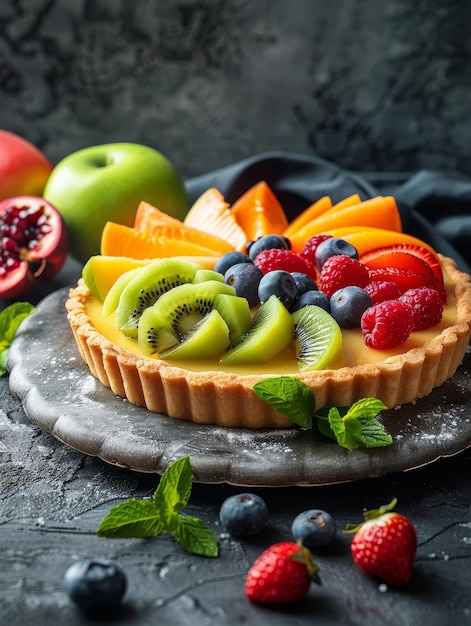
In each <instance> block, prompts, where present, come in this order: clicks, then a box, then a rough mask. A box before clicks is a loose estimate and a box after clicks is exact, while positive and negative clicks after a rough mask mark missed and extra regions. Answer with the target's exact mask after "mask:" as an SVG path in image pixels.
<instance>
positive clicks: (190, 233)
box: [134, 202, 234, 254]
mask: <svg viewBox="0 0 471 626" xmlns="http://www.w3.org/2000/svg"><path fill="white" fill-rule="evenodd" d="M134 228H135V229H136V230H139V231H141V232H147V233H151V234H152V235H154V236H155V237H169V238H170V239H182V240H184V241H191V242H193V243H197V244H199V245H201V246H204V247H205V248H210V249H211V250H215V251H216V252H219V253H220V254H225V253H226V252H232V250H234V248H233V246H231V244H230V243H229V242H227V241H225V240H224V239H221V237H216V235H212V234H211V233H206V232H204V231H202V230H199V229H197V228H192V227H191V226H187V225H186V224H184V223H183V222H182V221H181V220H179V219H176V218H175V217H172V216H170V215H168V214H167V213H164V212H163V211H161V210H160V209H158V208H157V207H155V206H152V204H149V203H148V202H141V203H140V204H139V206H138V208H137V211H136V217H135V220H134Z"/></svg>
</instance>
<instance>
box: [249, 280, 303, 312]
mask: <svg viewBox="0 0 471 626" xmlns="http://www.w3.org/2000/svg"><path fill="white" fill-rule="evenodd" d="M273 295H274V296H276V297H277V298H278V300H280V302H282V303H283V304H284V305H285V307H286V308H287V309H289V308H290V307H291V305H292V304H293V302H294V301H295V300H296V298H297V297H298V288H297V286H296V281H295V280H294V278H293V277H292V275H291V274H290V273H289V272H285V270H273V271H271V272H267V273H266V274H264V275H263V276H262V278H261V280H260V283H259V285H258V297H259V299H260V302H266V301H267V300H268V298H269V297H270V296H273Z"/></svg>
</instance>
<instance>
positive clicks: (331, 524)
mask: <svg viewBox="0 0 471 626" xmlns="http://www.w3.org/2000/svg"><path fill="white" fill-rule="evenodd" d="M291 533H292V534H293V537H294V539H295V540H296V541H298V540H299V539H301V540H302V542H303V545H305V546H306V547H307V548H317V547H320V546H326V545H327V544H329V543H332V542H333V540H334V539H335V537H336V536H337V525H336V523H335V520H334V518H333V517H332V515H330V513H327V512H326V511H322V510H321V509H310V510H309V511H304V512H303V513H300V514H299V515H298V516H297V517H295V518H294V520H293V523H292V524H291Z"/></svg>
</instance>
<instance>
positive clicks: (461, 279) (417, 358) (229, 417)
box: [65, 256, 471, 428]
mask: <svg viewBox="0 0 471 626" xmlns="http://www.w3.org/2000/svg"><path fill="white" fill-rule="evenodd" d="M441 261H442V264H443V268H444V271H445V272H446V274H447V275H448V277H449V279H450V280H451V282H452V284H453V287H454V293H455V297H456V310H457V316H456V322H455V323H454V324H453V325H452V326H449V327H447V328H445V329H444V330H442V332H440V334H438V335H436V336H435V337H434V338H433V339H432V340H431V341H428V342H427V343H425V344H424V345H423V346H421V347H419V348H413V349H411V350H408V351H407V352H404V353H403V354H400V355H397V356H391V357H388V358H387V359H385V360H384V361H382V362H380V363H375V364H364V365H356V366H354V367H342V368H340V369H333V370H321V371H317V372H307V373H299V375H298V374H297V375H296V377H297V378H299V379H300V380H302V381H303V382H304V383H306V384H307V385H308V386H309V387H310V388H311V390H312V391H313V393H314V395H315V398H316V408H321V407H322V406H325V405H335V406H346V405H349V404H352V403H353V402H355V401H356V400H359V399H361V398H366V397H375V398H378V399H380V400H382V401H383V402H384V404H386V406H387V407H388V408H392V407H395V406H396V405H400V404H406V403H409V402H412V401H414V400H415V399H417V398H421V397H423V396H426V395H428V394H429V393H430V392H431V391H432V389H434V388H435V387H438V386H439V385H441V384H442V383H444V382H445V381H446V380H447V379H449V378H451V377H452V376H453V374H454V373H455V372H456V370H457V368H458V367H459V365H460V364H461V362H462V360H463V357H464V354H465V352H466V349H467V346H468V344H469V340H470V325H471V282H470V277H469V276H468V275H467V274H465V273H463V272H461V271H459V270H458V269H457V267H456V263H455V262H454V260H453V259H451V258H449V257H443V256H441ZM90 297H91V293H90V291H89V290H88V288H87V287H86V285H85V283H84V282H83V280H82V279H80V280H79V282H78V284H77V286H76V287H75V288H72V289H71V290H70V294H69V299H68V300H67V301H66V304H65V306H66V310H67V317H68V320H69V324H70V327H71V329H72V332H73V334H74V337H75V340H76V342H77V346H78V349H79V351H80V354H81V357H82V358H83V360H84V361H85V362H86V364H87V365H88V367H89V369H90V372H91V373H92V374H93V376H95V377H96V378H98V380H100V382H101V383H103V385H105V386H107V387H109V388H110V389H111V390H112V391H113V392H114V393H115V394H116V395H118V396H121V397H123V398H126V399H127V400H129V402H131V403H132V404H136V405H139V406H143V407H146V408H147V409H148V410H149V411H152V412H156V413H165V414H167V415H169V416H170V417H174V418H178V419H183V420H190V421H193V422H196V423H200V424H217V425H220V426H227V427H243V428H283V427H289V426H293V422H292V421H291V420H289V419H288V418H287V417H285V416H283V415H281V414H280V413H278V412H277V411H276V410H275V409H273V408H272V407H271V406H269V405H268V404H266V403H265V402H263V401H262V400H260V399H259V398H258V396H257V395H256V393H255V392H254V391H253V389H252V387H253V385H254V384H255V383H256V382H258V381H260V380H263V379H266V378H268V377H270V375H268V374H267V375H263V374H260V375H244V376H241V375H238V374H230V373H227V372H218V371H207V372H192V371H188V370H185V369H182V368H180V367H175V366H173V365H171V364H170V363H167V362H165V361H163V360H160V359H153V358H148V357H145V356H138V355H136V354H133V353H131V352H129V351H127V350H125V349H123V348H121V347H119V346H116V345H114V344H113V343H112V342H111V341H110V340H108V339H107V338H106V337H104V336H103V335H101V334H100V333H99V332H98V331H97V330H96V329H95V327H94V326H93V324H92V322H91V320H90V318H89V316H88V315H87V313H86V303H87V300H89V298H90Z"/></svg>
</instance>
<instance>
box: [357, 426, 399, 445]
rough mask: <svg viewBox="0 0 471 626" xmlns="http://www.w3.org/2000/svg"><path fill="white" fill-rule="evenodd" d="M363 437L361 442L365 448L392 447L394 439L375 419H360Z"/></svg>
mask: <svg viewBox="0 0 471 626" xmlns="http://www.w3.org/2000/svg"><path fill="white" fill-rule="evenodd" d="M359 422H360V424H361V437H360V439H359V442H360V443H361V445H362V446H363V447H364V448H381V447H383V446H390V445H391V444H392V443H393V438H392V437H391V435H390V434H389V433H388V431H387V430H386V428H385V427H384V426H383V424H380V423H379V422H378V421H376V420H375V419H360V420H359Z"/></svg>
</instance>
